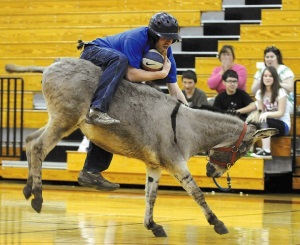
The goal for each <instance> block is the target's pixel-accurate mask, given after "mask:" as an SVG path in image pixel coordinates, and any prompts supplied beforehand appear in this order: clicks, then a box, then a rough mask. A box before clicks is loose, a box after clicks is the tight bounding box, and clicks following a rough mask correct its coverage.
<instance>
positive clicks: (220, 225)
mask: <svg viewBox="0 0 300 245" xmlns="http://www.w3.org/2000/svg"><path fill="white" fill-rule="evenodd" d="M214 229H215V232H217V233H218V234H219V235H223V234H227V233H229V231H228V229H227V228H226V226H225V225H224V223H223V222H222V221H219V222H218V223H217V224H215V225H214Z"/></svg>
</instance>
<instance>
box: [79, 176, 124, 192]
mask: <svg viewBox="0 0 300 245" xmlns="http://www.w3.org/2000/svg"><path fill="white" fill-rule="evenodd" d="M77 182H78V184H79V185H81V186H83V187H92V188H95V189H96V190H98V191H115V190H117V189H119V188H120V186H119V187H100V186H98V185H93V184H89V183H86V182H83V181H81V180H79V179H77Z"/></svg>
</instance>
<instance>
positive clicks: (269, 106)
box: [251, 66, 291, 159]
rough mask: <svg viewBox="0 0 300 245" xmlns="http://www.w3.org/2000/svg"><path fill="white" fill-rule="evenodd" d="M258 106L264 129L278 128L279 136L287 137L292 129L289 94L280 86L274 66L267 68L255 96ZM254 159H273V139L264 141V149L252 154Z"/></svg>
mask: <svg viewBox="0 0 300 245" xmlns="http://www.w3.org/2000/svg"><path fill="white" fill-rule="evenodd" d="M255 98H256V101H257V106H258V109H259V110H262V113H261V115H260V117H259V121H260V122H261V123H262V127H264V128H267V127H269V128H277V129H278V131H279V133H278V134H277V136H284V135H287V134H288V133H289V131H290V128H291V119H290V114H289V111H288V104H287V100H288V94H287V92H286V91H285V89H284V88H282V87H281V85H280V78H279V75H278V73H277V70H276V68H275V67H273V66H267V67H266V68H265V69H264V71H263V73H262V77H261V81H260V89H259V90H258V91H257V92H256V95H255ZM251 155H252V156H254V157H262V158H266V159H270V158H272V155H271V138H270V137H268V138H265V139H262V149H260V150H259V151H258V152H256V154H255V153H253V154H251Z"/></svg>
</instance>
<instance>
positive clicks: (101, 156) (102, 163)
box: [78, 141, 120, 191]
mask: <svg viewBox="0 0 300 245" xmlns="http://www.w3.org/2000/svg"><path fill="white" fill-rule="evenodd" d="M112 157H113V154H112V153H110V152H107V151H105V150H103V149H102V148H100V147H98V146H96V145H95V144H93V143H92V142H91V141H90V144H89V148H88V152H87V157H86V159H85V163H84V167H83V170H81V172H80V173H79V176H78V183H79V184H80V185H81V186H87V187H95V188H96V189H97V190H104V191H114V190H116V189H118V188H120V185H119V184H115V183H111V182H109V181H108V180H106V179H105V178H104V177H103V176H102V175H101V173H100V172H102V171H104V170H106V169H108V167H109V165H110V162H111V160H112Z"/></svg>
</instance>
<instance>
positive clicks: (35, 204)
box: [31, 198, 43, 213]
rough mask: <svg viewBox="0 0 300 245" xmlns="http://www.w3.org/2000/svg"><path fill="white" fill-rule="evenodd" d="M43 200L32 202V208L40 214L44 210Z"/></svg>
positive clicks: (33, 200) (35, 199)
mask: <svg viewBox="0 0 300 245" xmlns="http://www.w3.org/2000/svg"><path fill="white" fill-rule="evenodd" d="M42 204H43V199H37V198H34V199H32V200H31V207H32V208H33V209H34V210H35V211H36V212H37V213H40V212H41V210H42Z"/></svg>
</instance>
